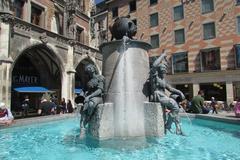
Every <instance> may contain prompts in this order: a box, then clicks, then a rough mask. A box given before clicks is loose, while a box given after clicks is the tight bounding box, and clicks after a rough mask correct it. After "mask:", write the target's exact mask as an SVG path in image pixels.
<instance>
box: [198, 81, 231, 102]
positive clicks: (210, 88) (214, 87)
mask: <svg viewBox="0 0 240 160" xmlns="http://www.w3.org/2000/svg"><path fill="white" fill-rule="evenodd" d="M199 88H200V90H203V91H204V99H205V100H206V101H207V100H211V97H214V98H215V99H216V100H217V101H226V97H227V96H226V94H227V93H226V84H225V83H221V82H213V83H200V84H199Z"/></svg>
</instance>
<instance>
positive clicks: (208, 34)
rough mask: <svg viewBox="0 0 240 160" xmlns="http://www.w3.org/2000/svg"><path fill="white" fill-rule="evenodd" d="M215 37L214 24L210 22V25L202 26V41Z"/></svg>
mask: <svg viewBox="0 0 240 160" xmlns="http://www.w3.org/2000/svg"><path fill="white" fill-rule="evenodd" d="M215 37H216V33H215V23H214V22H211V23H206V24H203V39H205V40H207V39H213V38H215Z"/></svg>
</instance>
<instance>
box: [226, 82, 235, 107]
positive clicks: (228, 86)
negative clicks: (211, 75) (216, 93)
mask: <svg viewBox="0 0 240 160" xmlns="http://www.w3.org/2000/svg"><path fill="white" fill-rule="evenodd" d="M226 96H227V97H226V100H227V104H228V105H229V104H230V103H231V102H232V101H233V100H234V94H233V83H232V82H229V81H227V82H226Z"/></svg>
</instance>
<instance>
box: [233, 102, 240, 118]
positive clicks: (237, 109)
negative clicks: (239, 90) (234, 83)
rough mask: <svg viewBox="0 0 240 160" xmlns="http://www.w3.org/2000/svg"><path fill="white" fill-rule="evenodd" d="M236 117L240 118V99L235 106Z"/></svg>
mask: <svg viewBox="0 0 240 160" xmlns="http://www.w3.org/2000/svg"><path fill="white" fill-rule="evenodd" d="M234 113H235V116H236V117H238V118H240V98H238V100H237V103H236V104H235V105H234Z"/></svg>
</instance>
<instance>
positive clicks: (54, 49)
mask: <svg viewBox="0 0 240 160" xmlns="http://www.w3.org/2000/svg"><path fill="white" fill-rule="evenodd" d="M93 5H94V4H93V1H90V0H9V1H8V0H0V101H3V102H5V103H6V104H7V105H8V106H11V108H16V107H19V104H17V103H18V102H19V101H21V100H22V99H23V96H25V95H26V94H28V96H30V102H31V105H32V106H36V105H38V103H39V99H38V98H39V96H40V95H39V94H37V93H34V94H33V93H30V92H29V93H19V92H17V91H16V88H19V87H44V88H47V89H48V90H50V91H54V93H55V94H56V95H57V97H58V98H59V99H61V98H65V99H70V100H72V101H73V100H74V94H75V88H78V89H82V88H85V87H86V83H87V81H88V77H87V76H86V75H85V73H84V66H85V65H86V64H88V63H92V64H95V65H96V66H97V68H98V70H99V72H101V63H102V56H101V55H100V54H99V52H98V50H97V49H96V48H94V47H91V45H90V37H91V33H90V22H91V18H90V15H91V10H92V7H93ZM36 97H37V98H36Z"/></svg>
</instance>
